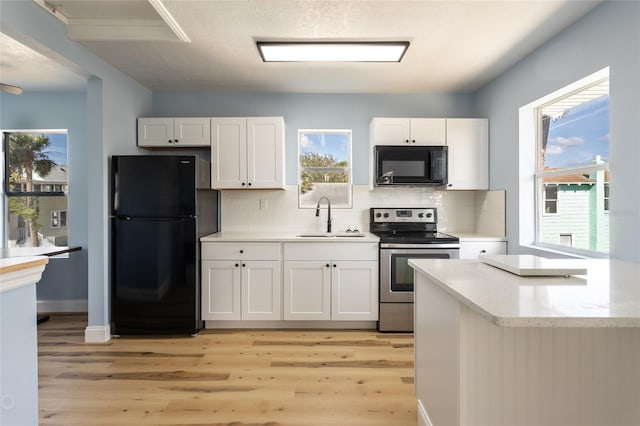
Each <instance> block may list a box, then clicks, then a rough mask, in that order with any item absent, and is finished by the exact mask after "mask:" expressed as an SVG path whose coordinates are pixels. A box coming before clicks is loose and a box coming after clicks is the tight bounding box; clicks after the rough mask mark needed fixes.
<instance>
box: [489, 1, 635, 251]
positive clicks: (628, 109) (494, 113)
mask: <svg viewBox="0 0 640 426" xmlns="http://www.w3.org/2000/svg"><path fill="white" fill-rule="evenodd" d="M607 66H609V67H610V96H611V125H610V129H611V146H610V154H611V162H610V164H611V193H610V194H611V210H610V216H609V217H610V240H611V246H610V248H611V254H610V255H611V257H612V258H618V259H627V260H632V261H636V262H639V261H640V249H639V247H640V245H639V243H638V242H639V241H640V167H639V166H638V165H640V125H639V119H640V2H622V1H608V2H605V3H603V4H602V5H601V6H599V7H597V8H596V9H594V10H593V11H592V12H591V13H589V14H588V15H586V16H585V17H584V18H583V19H581V20H580V21H578V22H576V23H575V24H574V25H572V26H571V27H569V28H568V29H567V30H565V31H564V32H562V33H561V34H560V35H558V36H557V37H555V38H553V39H552V40H551V41H549V42H548V43H547V44H545V45H544V46H542V47H541V48H540V49H538V50H537V51H535V52H534V53H533V54H531V55H529V56H528V57H526V58H525V59H524V60H522V61H521V62H520V63H518V64H517V65H516V66H514V67H512V68H511V69H509V70H508V71H507V72H505V73H504V74H503V75H501V76H500V77H499V78H497V79H496V80H494V81H493V82H492V83H490V84H489V85H487V86H486V87H484V88H482V89H481V90H480V91H479V92H478V93H477V102H478V113H479V115H481V116H485V117H488V118H489V122H490V135H491V142H490V143H491V145H490V176H491V182H490V186H491V188H492V189H506V193H507V237H508V240H509V251H510V252H512V253H523V252H528V251H529V250H527V249H525V248H523V247H520V244H521V243H527V241H523V242H521V241H520V235H519V228H520V225H521V224H520V220H521V218H522V217H524V216H526V213H527V212H520V211H519V210H518V205H519V196H520V191H519V176H518V167H519V164H518V161H519V151H518V150H519V148H518V109H519V108H520V107H521V106H523V105H526V104H528V103H530V102H532V101H534V100H536V99H538V98H540V97H542V96H544V95H546V94H549V93H551V92H553V91H555V90H557V89H560V88H562V87H564V86H566V85H568V84H570V83H572V82H574V81H576V80H579V79H581V78H583V77H586V76H587V75H590V74H592V73H594V72H596V71H598V70H600V69H602V68H605V67H607Z"/></svg>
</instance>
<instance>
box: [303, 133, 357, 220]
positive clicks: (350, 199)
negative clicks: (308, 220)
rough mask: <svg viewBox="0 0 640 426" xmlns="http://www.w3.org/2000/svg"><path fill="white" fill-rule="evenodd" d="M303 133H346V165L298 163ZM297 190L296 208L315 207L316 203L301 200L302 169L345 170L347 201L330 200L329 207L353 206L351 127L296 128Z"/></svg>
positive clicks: (348, 207) (349, 207) (344, 207)
mask: <svg viewBox="0 0 640 426" xmlns="http://www.w3.org/2000/svg"><path fill="white" fill-rule="evenodd" d="M305 134H345V135H348V144H349V146H348V153H347V155H348V159H347V162H348V165H349V166H348V167H303V166H302V165H301V164H300V156H301V154H302V150H301V140H302V136H303V135H305ZM296 158H297V162H296V164H297V177H296V179H297V187H298V188H297V192H298V208H299V209H315V208H316V204H315V203H314V204H310V205H307V204H303V200H302V192H301V189H300V186H301V181H300V178H301V176H302V173H303V171H304V170H315V171H321V170H327V171H336V172H346V174H347V176H348V182H346V183H345V185H347V187H348V190H347V198H348V201H347V203H346V204H343V203H341V204H338V203H334V200H332V201H331V208H335V209H351V208H353V130H352V129H319V128H313V129H298V140H297V157H296Z"/></svg>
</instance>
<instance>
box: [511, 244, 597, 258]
mask: <svg viewBox="0 0 640 426" xmlns="http://www.w3.org/2000/svg"><path fill="white" fill-rule="evenodd" d="M520 247H522V248H526V249H529V250H534V251H538V252H542V254H548V255H560V256H566V257H570V258H575V259H608V258H609V255H608V254H607V253H597V252H592V251H587V250H580V249H568V250H562V249H560V248H558V246H546V245H538V244H521V245H520Z"/></svg>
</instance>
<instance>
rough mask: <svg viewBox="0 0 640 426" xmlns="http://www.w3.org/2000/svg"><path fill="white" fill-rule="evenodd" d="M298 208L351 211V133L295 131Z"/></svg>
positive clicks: (344, 131)
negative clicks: (326, 205) (325, 205)
mask: <svg viewBox="0 0 640 426" xmlns="http://www.w3.org/2000/svg"><path fill="white" fill-rule="evenodd" d="M298 152H299V180H298V188H299V196H298V201H299V207H315V206H316V203H317V202H318V200H319V199H320V198H321V197H323V196H324V197H327V198H329V199H330V200H331V206H332V207H338V208H339V207H346V208H349V207H351V130H299V131H298Z"/></svg>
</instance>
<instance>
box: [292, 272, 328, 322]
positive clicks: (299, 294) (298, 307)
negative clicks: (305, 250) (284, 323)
mask: <svg viewBox="0 0 640 426" xmlns="http://www.w3.org/2000/svg"><path fill="white" fill-rule="evenodd" d="M283 293H284V303H283V308H284V315H283V316H284V319H285V320H329V319H331V264H330V263H327V262H323V261H320V260H299V261H285V262H284V291H283Z"/></svg>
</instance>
